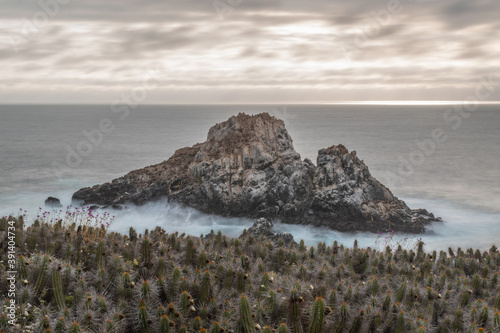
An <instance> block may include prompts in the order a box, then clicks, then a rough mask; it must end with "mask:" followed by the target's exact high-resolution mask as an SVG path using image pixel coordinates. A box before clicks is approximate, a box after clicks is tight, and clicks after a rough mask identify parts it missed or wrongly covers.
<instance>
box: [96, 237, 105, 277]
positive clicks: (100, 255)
mask: <svg viewBox="0 0 500 333" xmlns="http://www.w3.org/2000/svg"><path fill="white" fill-rule="evenodd" d="M104 255H105V253H104V242H102V241H100V242H99V244H98V245H97V253H96V264H97V270H98V271H100V270H101V269H104V266H105V261H104Z"/></svg>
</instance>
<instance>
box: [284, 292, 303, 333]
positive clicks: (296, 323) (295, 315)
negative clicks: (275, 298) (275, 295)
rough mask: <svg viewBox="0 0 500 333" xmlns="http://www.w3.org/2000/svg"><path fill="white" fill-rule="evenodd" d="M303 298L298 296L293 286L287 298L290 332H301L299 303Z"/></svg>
mask: <svg viewBox="0 0 500 333" xmlns="http://www.w3.org/2000/svg"><path fill="white" fill-rule="evenodd" d="M303 301H304V300H303V299H302V297H300V296H299V293H298V291H297V289H295V288H293V289H292V292H291V293H290V297H289V299H288V320H289V323H290V326H291V330H292V333H302V332H303V329H302V310H301V305H302V304H301V303H302V302H303Z"/></svg>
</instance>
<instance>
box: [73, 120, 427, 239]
mask: <svg viewBox="0 0 500 333" xmlns="http://www.w3.org/2000/svg"><path fill="white" fill-rule="evenodd" d="M162 197H166V198H167V199H168V200H169V201H171V202H178V203H181V204H184V205H186V206H190V207H193V208H196V209H198V210H200V211H202V212H205V213H211V214H218V215H222V216H235V217H249V218H259V217H266V218H271V219H277V220H280V221H281V222H284V223H299V224H313V225H318V226H319V225H321V226H327V227H330V228H334V229H337V230H341V231H361V230H368V231H373V232H382V231H391V230H396V231H407V232H422V231H424V226H425V225H426V224H428V223H429V222H430V221H432V220H435V219H433V218H432V217H431V215H427V217H424V216H425V214H420V213H418V211H412V210H411V209H410V208H409V207H408V206H407V205H406V204H405V203H404V202H403V201H402V200H399V199H398V198H396V197H395V196H394V195H393V194H392V193H391V191H390V190H389V189H388V188H387V187H385V186H384V185H382V184H381V183H380V182H378V181H377V180H376V179H375V178H373V177H372V176H371V174H370V172H369V171H368V167H367V166H366V165H365V164H364V163H363V161H362V160H360V159H359V158H358V157H357V156H356V152H354V151H352V152H349V151H348V150H347V148H345V147H344V146H343V145H338V146H331V147H329V148H325V149H321V150H320V151H319V152H318V158H317V165H316V166H315V165H314V164H313V163H312V162H311V161H310V160H308V159H305V160H302V159H301V158H300V155H299V154H298V153H297V152H296V151H295V149H294V148H293V142H292V138H291V137H290V135H289V134H288V131H287V130H286V128H285V125H284V123H283V121H282V120H279V119H276V118H274V117H272V116H270V115H269V114H267V113H262V114H259V115H255V116H250V115H246V114H243V113H240V114H238V115H237V116H233V117H231V118H229V119H228V120H227V121H225V122H222V123H220V124H216V125H215V126H213V127H212V128H210V130H209V132H208V136H207V140H206V141H205V142H203V143H198V144H196V145H194V146H192V147H187V148H182V149H179V150H177V151H176V152H175V153H174V155H173V156H172V157H170V158H169V159H168V160H166V161H164V162H161V163H159V164H156V165H152V166H148V167H146V168H143V169H139V170H134V171H131V172H129V173H128V174H127V175H125V176H123V177H120V178H117V179H115V180H113V181H112V182H110V183H105V184H102V185H95V186H93V187H91V188H83V189H80V190H79V191H77V192H76V193H75V194H74V195H73V199H75V200H79V201H81V202H83V204H85V205H88V204H100V205H106V206H113V205H123V204H126V203H134V204H136V205H142V204H145V203H147V202H149V201H152V200H158V199H160V198H162Z"/></svg>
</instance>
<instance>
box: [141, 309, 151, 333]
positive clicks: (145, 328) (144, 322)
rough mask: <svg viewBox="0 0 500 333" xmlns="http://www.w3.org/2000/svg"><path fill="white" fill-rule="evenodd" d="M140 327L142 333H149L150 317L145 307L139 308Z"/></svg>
mask: <svg viewBox="0 0 500 333" xmlns="http://www.w3.org/2000/svg"><path fill="white" fill-rule="evenodd" d="M139 325H140V328H141V333H149V317H148V312H147V310H146V307H145V306H144V305H142V306H141V307H140V308H139Z"/></svg>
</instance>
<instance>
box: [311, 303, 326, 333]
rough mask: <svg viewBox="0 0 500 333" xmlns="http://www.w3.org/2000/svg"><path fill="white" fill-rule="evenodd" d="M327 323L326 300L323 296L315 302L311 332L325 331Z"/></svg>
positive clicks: (320, 332)
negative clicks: (324, 327)
mask: <svg viewBox="0 0 500 333" xmlns="http://www.w3.org/2000/svg"><path fill="white" fill-rule="evenodd" d="M324 323H325V302H324V301H323V298H321V297H317V298H316V301H315V302H314V304H313V310H312V323H311V327H310V328H309V333H323V326H324Z"/></svg>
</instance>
